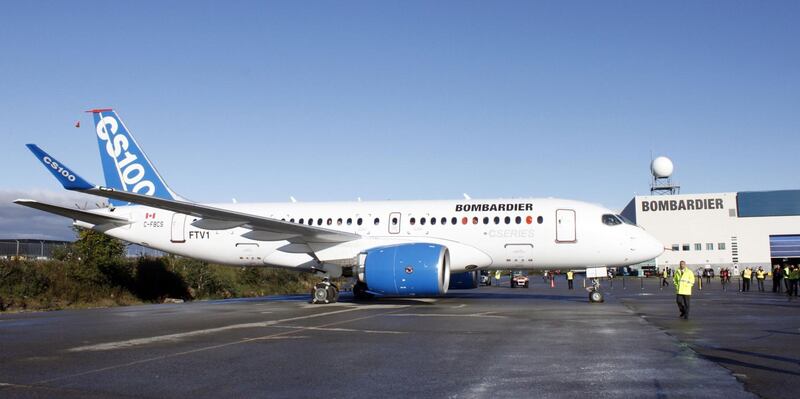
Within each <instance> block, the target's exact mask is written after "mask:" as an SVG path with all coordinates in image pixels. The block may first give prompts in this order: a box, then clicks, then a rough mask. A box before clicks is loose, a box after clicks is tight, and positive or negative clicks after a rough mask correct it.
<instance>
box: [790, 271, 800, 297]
mask: <svg viewBox="0 0 800 399" xmlns="http://www.w3.org/2000/svg"><path fill="white" fill-rule="evenodd" d="M799 282H800V267H797V265H792V266H791V269H790V271H789V296H792V295H794V296H798V294H797V287H798V283H799Z"/></svg>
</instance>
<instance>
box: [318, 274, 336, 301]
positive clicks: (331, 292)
mask: <svg viewBox="0 0 800 399" xmlns="http://www.w3.org/2000/svg"><path fill="white" fill-rule="evenodd" d="M338 300H339V287H337V286H336V284H333V283H331V281H330V280H329V279H328V278H327V277H326V278H324V279H323V280H322V282H321V283H317V284H315V285H314V288H312V289H311V303H336V301H338Z"/></svg>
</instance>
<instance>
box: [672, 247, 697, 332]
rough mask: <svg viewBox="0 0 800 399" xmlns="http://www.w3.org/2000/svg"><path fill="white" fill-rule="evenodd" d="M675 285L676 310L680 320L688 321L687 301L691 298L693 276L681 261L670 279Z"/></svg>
mask: <svg viewBox="0 0 800 399" xmlns="http://www.w3.org/2000/svg"><path fill="white" fill-rule="evenodd" d="M672 283H673V284H675V292H676V294H677V295H676V299H675V300H676V302H678V310H680V311H681V315H680V317H681V318H682V319H686V320H688V319H689V300H690V299H691V298H692V286H694V274H693V273H692V271H691V270H689V269H687V268H686V262H684V261H681V263H680V267H678V270H675V272H674V273H673V277H672Z"/></svg>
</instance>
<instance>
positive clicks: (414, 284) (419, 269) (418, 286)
mask: <svg viewBox="0 0 800 399" xmlns="http://www.w3.org/2000/svg"><path fill="white" fill-rule="evenodd" d="M358 279H359V281H361V282H363V283H366V286H367V287H366V289H367V290H368V291H369V292H372V293H375V294H380V295H389V296H415V295H420V296H429V295H441V294H444V293H446V292H447V288H448V285H449V283H450V252H449V251H448V249H447V247H445V246H443V245H439V244H426V243H411V244H398V245H389V246H385V247H378V248H373V249H370V250H368V251H366V252H364V253H362V254H361V256H360V259H359V267H358Z"/></svg>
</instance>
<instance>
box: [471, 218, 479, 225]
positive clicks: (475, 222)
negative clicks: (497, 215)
mask: <svg viewBox="0 0 800 399" xmlns="http://www.w3.org/2000/svg"><path fill="white" fill-rule="evenodd" d="M472 224H478V217H477V216H473V217H472Z"/></svg>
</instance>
